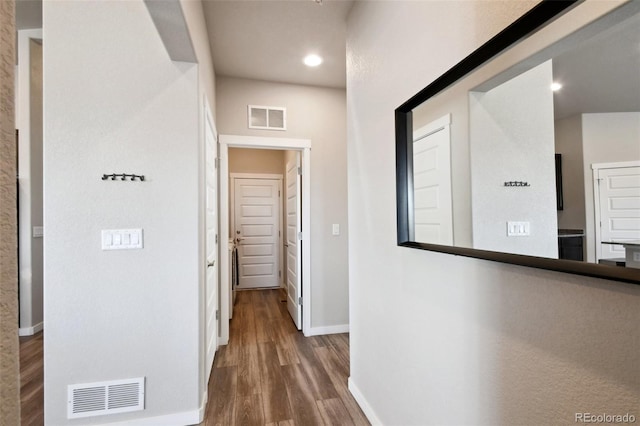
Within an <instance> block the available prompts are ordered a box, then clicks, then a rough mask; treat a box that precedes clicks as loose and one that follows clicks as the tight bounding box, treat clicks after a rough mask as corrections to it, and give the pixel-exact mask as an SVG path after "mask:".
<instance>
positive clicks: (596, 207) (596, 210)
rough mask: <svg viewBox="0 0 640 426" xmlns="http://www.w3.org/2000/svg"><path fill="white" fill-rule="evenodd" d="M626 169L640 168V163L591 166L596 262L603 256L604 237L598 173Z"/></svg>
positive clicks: (628, 162)
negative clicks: (604, 170)
mask: <svg viewBox="0 0 640 426" xmlns="http://www.w3.org/2000/svg"><path fill="white" fill-rule="evenodd" d="M625 167H640V161H620V162H617V163H594V164H592V165H591V173H592V177H591V178H592V183H593V216H594V219H595V220H594V222H593V224H594V227H595V231H596V232H595V245H596V247H595V254H596V258H595V261H596V262H597V261H598V260H599V259H600V257H601V256H602V245H601V242H602V236H601V233H600V226H599V224H600V186H599V185H598V172H599V171H600V170H603V169H622V168H625Z"/></svg>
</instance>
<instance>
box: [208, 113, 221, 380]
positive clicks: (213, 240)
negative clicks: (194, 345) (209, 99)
mask: <svg viewBox="0 0 640 426" xmlns="http://www.w3.org/2000/svg"><path fill="white" fill-rule="evenodd" d="M217 155H218V149H217V141H216V137H215V133H214V127H213V122H212V119H211V115H210V113H209V111H208V109H207V114H206V119H205V158H206V160H205V163H206V166H205V192H206V215H205V226H206V243H205V244H206V257H207V265H206V266H207V272H206V284H205V301H206V308H205V317H206V326H205V336H206V342H205V343H206V348H207V353H206V357H207V360H206V361H207V364H206V365H207V377H206V379H207V381H208V380H209V375H210V374H211V368H212V366H213V358H214V356H215V353H216V350H217V348H218V320H217V317H216V311H217V310H218V264H217V263H218V216H217V211H218V177H217V174H216V162H215V159H216V156H217Z"/></svg>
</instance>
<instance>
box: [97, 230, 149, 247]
mask: <svg viewBox="0 0 640 426" xmlns="http://www.w3.org/2000/svg"><path fill="white" fill-rule="evenodd" d="M142 240H143V239H142V229H103V230H102V250H131V249H141V248H142V247H143V245H142Z"/></svg>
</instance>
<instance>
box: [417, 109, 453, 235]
mask: <svg viewBox="0 0 640 426" xmlns="http://www.w3.org/2000/svg"><path fill="white" fill-rule="evenodd" d="M449 122H450V119H449V116H448V115H447V116H445V117H443V118H441V119H439V120H436V121H434V122H433V123H430V124H428V125H426V126H424V127H422V128H420V129H418V130H416V131H414V133H413V217H414V231H415V241H418V242H422V243H432V244H445V245H453V212H452V207H451V153H450V148H449V145H450V143H451V142H450V131H449Z"/></svg>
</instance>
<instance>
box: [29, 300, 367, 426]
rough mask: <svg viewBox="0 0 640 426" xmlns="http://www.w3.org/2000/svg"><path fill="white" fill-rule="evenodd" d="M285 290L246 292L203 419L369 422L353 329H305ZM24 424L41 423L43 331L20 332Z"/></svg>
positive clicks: (205, 425) (286, 424)
mask: <svg viewBox="0 0 640 426" xmlns="http://www.w3.org/2000/svg"><path fill="white" fill-rule="evenodd" d="M281 299H284V297H283V296H282V295H281V293H280V291H279V290H256V291H244V292H239V294H238V298H237V301H236V305H235V308H234V313H233V320H231V330H230V339H229V344H228V345H227V346H221V347H220V349H219V350H218V353H217V354H216V358H215V362H214V368H213V371H212V373H211V379H210V382H209V402H208V404H207V410H206V413H205V419H204V421H203V422H202V423H201V424H200V425H201V426H213V425H222V426H227V425H243V426H244V425H278V426H291V425H299V426H307V425H325V424H326V425H358V426H360V425H369V422H368V421H367V419H366V417H365V416H364V414H363V413H362V411H361V410H360V408H359V407H358V404H357V403H356V402H355V400H354V399H353V397H352V396H351V394H350V393H349V390H348V389H347V378H348V377H349V335H348V334H333V335H329V336H314V337H304V336H303V335H302V333H300V332H299V331H298V330H296V328H295V326H294V325H293V322H292V321H291V318H290V317H289V314H288V312H287V308H286V304H285V303H282V302H281V301H280V300H281ZM20 373H21V379H22V384H21V403H22V425H29V426H31V425H34V426H36V425H38V426H40V425H42V424H43V423H44V421H43V410H44V409H43V369H42V333H39V334H37V335H35V336H32V337H26V338H20Z"/></svg>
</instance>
